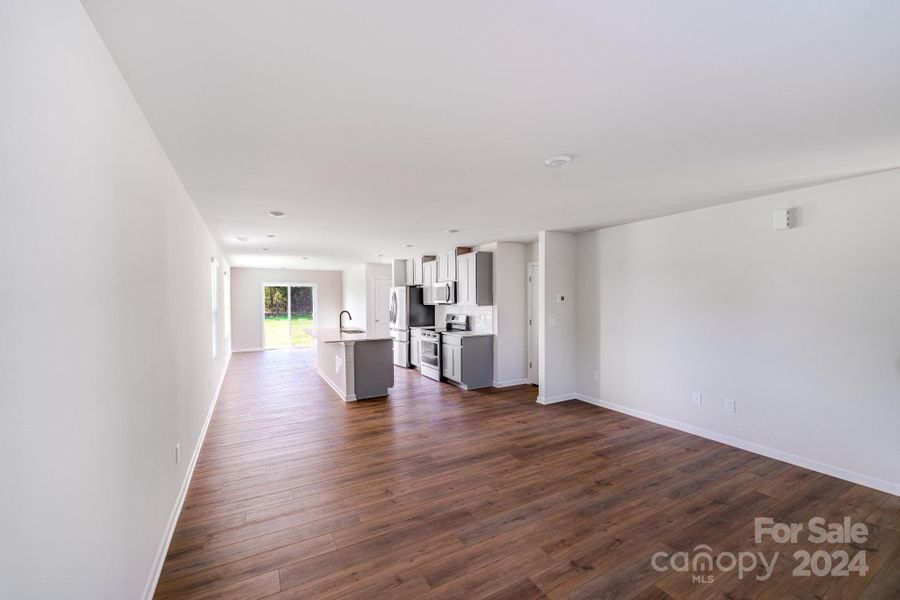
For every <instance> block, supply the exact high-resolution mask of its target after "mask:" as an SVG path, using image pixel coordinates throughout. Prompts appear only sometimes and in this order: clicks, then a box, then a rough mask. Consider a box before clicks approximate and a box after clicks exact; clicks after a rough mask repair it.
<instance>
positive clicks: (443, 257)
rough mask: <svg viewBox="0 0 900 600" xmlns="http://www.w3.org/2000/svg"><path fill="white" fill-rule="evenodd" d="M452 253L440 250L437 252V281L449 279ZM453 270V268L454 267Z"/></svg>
mask: <svg viewBox="0 0 900 600" xmlns="http://www.w3.org/2000/svg"><path fill="white" fill-rule="evenodd" d="M452 256H453V253H452V251H451V252H441V253H440V254H438V269H437V271H438V272H437V280H438V281H451V280H452V277H450V261H451V260H454V259H453V258H452ZM454 270H455V269H454Z"/></svg>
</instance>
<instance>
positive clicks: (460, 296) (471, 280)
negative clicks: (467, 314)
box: [456, 252, 494, 306]
mask: <svg viewBox="0 0 900 600" xmlns="http://www.w3.org/2000/svg"><path fill="white" fill-rule="evenodd" d="M456 303H457V304H459V305H462V306H489V305H491V304H493V303H494V254H493V253H492V252H469V253H468V254H461V255H459V256H457V257H456Z"/></svg>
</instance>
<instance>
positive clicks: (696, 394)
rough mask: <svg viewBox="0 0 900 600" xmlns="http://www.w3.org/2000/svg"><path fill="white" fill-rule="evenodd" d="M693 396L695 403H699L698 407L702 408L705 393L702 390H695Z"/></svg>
mask: <svg viewBox="0 0 900 600" xmlns="http://www.w3.org/2000/svg"><path fill="white" fill-rule="evenodd" d="M693 398H694V404H696V405H697V408H700V407H701V406H703V394H701V393H700V392H694V394H693Z"/></svg>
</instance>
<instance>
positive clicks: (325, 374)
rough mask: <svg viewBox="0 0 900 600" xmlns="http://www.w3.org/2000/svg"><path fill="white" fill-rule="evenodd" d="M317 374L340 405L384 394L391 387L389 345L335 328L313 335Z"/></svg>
mask: <svg viewBox="0 0 900 600" xmlns="http://www.w3.org/2000/svg"><path fill="white" fill-rule="evenodd" d="M314 336H315V338H316V350H317V352H318V360H319V366H318V372H319V375H320V376H321V377H322V379H324V380H325V381H326V382H327V383H328V385H330V386H331V387H332V389H334V391H335V392H337V394H338V396H340V397H341V399H342V400H344V402H353V401H355V400H364V399H366V398H379V397H383V396H387V395H388V390H389V388H391V387H393V385H394V360H393V342H392V340H391V338H390V337H384V336H376V335H369V334H367V333H359V334H347V333H341V332H340V331H338V330H336V329H330V330H329V329H324V330H319V331H317V332H315V333H314Z"/></svg>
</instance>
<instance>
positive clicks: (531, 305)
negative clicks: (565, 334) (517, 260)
mask: <svg viewBox="0 0 900 600" xmlns="http://www.w3.org/2000/svg"><path fill="white" fill-rule="evenodd" d="M537 326H538V264H537V263H528V383H531V384H534V385H539V382H538V329H537Z"/></svg>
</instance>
